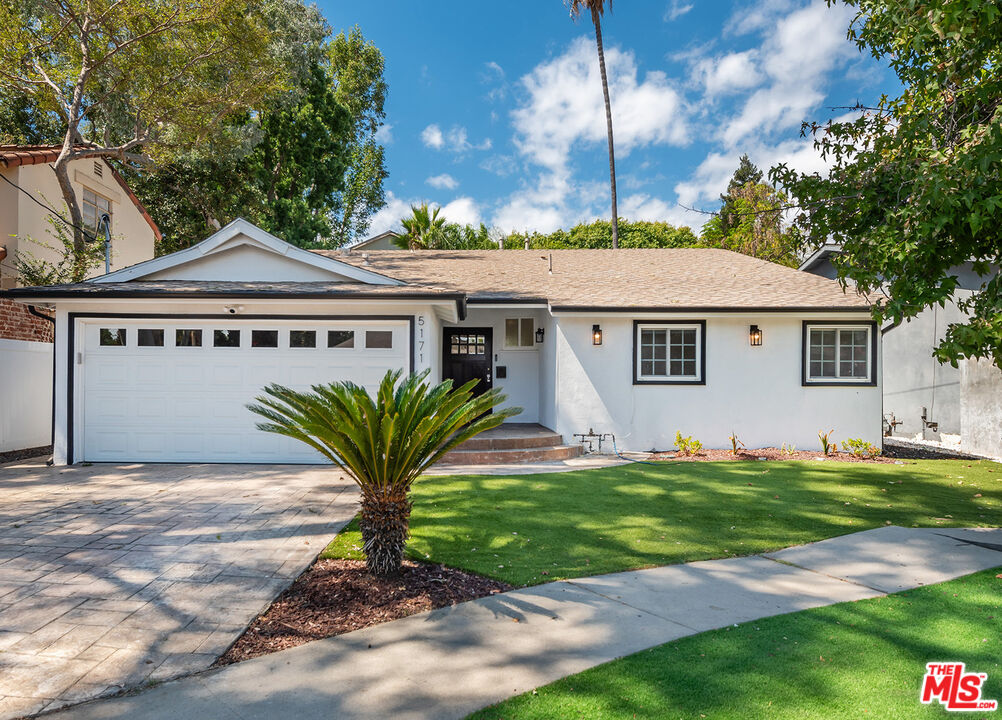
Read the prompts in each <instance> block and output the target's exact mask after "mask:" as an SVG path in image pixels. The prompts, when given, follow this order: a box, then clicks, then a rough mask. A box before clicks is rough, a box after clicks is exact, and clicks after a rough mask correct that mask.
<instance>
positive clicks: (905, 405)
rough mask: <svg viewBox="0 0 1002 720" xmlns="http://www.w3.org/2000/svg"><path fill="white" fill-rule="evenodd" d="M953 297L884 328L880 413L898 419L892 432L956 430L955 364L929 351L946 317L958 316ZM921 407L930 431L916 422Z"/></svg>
mask: <svg viewBox="0 0 1002 720" xmlns="http://www.w3.org/2000/svg"><path fill="white" fill-rule="evenodd" d="M964 321H965V315H964V313H962V312H961V311H960V310H958V309H957V306H956V305H954V304H953V303H947V305H946V307H942V308H941V307H938V306H935V307H932V308H928V309H926V310H923V311H922V312H921V313H919V314H918V315H917V316H916V317H914V318H912V319H911V320H910V321H906V322H903V323H901V325H899V326H897V327H895V328H892V329H891V330H888V331H887V332H886V333H885V334H884V342H883V345H884V416H885V418H887V419H888V420H890V419H891V415H892V414H893V415H894V419H895V420H896V421H899V422H900V423H901V424H900V425H897V426H896V427H895V428H894V430H893V433H892V434H893V435H899V436H903V437H916V436H919V437H920V438H922V439H926V440H938V439H939V438H940V435H941V434H942V433H949V434H952V435H957V434H959V433H960V370H959V368H954V367H953V366H951V365H950V364H948V363H941V362H939V361H938V360H936V358H934V357H933V355H932V351H933V348H934V347H935V346H936V345H937V344H939V341H940V340H942V339H943V336H944V335H945V334H946V328H947V326H948V325H949V324H950V323H954V322H964ZM922 408H925V409H926V417H927V420H929V421H930V422H936V423H939V425H938V430H937V431H935V432H933V431H931V430H929V429H928V428H925V427H924V426H923V424H922Z"/></svg>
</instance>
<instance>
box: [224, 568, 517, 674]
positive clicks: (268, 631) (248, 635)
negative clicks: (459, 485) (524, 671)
mask: <svg viewBox="0 0 1002 720" xmlns="http://www.w3.org/2000/svg"><path fill="white" fill-rule="evenodd" d="M511 589H512V586H511V585H508V584H506V583H503V582H500V581H498V580H491V579H489V578H485V577H481V576H480V575H474V574H473V573H468V572H464V571H462V570H456V569H453V568H449V567H446V566H444V565H432V564H428V563H419V562H413V561H411V560H405V561H404V567H403V569H402V570H401V572H400V573H399V574H398V575H396V576H394V577H390V578H378V577H374V576H372V575H370V574H369V573H368V572H367V571H366V569H365V562H363V561H361V560H318V561H317V562H316V563H314V564H313V565H312V566H311V567H310V568H309V569H308V570H307V571H306V572H304V573H303V574H302V575H300V576H299V578H298V579H297V580H296V581H295V582H294V583H293V584H292V585H291V586H290V587H289V589H288V590H286V591H285V592H284V593H282V594H281V595H279V597H278V599H277V600H275V602H274V603H272V605H271V607H269V608H268V609H267V610H266V611H265V612H264V614H263V615H260V616H259V617H258V618H257V619H256V620H254V622H253V623H251V625H250V627H248V628H247V630H246V631H245V632H244V634H243V635H241V636H240V638H239V639H238V640H237V641H236V642H235V643H234V644H233V646H232V647H231V648H230V649H229V650H227V651H226V653H225V654H224V655H223V656H222V657H220V658H219V659H218V660H217V661H216V663H215V664H216V665H217V666H218V665H229V664H230V663H235V662H239V661H241V660H249V659H250V658H253V657H258V656H259V655H267V654H268V653H273V652H277V651H278V650H285V649H287V648H291V647H296V646H297V645H302V644H304V643H308V642H310V641H312V640H319V639H321V638H326V637H331V636H332V635H340V634H342V633H346V632H351V631H352V630H359V629H361V628H364V627H369V626H370V625H378V624H379V623H384V622H388V621H390V620H397V619H399V618H402V617H406V616H407V615H413V614H414V613H419V612H425V611H426V610H432V609H434V608H440V607H446V606H448V605H455V604H456V603H460V602H464V601H466V600H473V599H475V598H479V597H484V596H486V595H493V594H494V593H499V592H504V591H506V590H511Z"/></svg>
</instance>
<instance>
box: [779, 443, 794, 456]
mask: <svg viewBox="0 0 1002 720" xmlns="http://www.w3.org/2000/svg"><path fill="white" fill-rule="evenodd" d="M779 451H780V452H781V453H783V454H784V455H789V456H791V457H792V456H794V455H796V454H797V446H796V445H793V444H792V443H791V444H790V447H787V446H786V443H783V447H781V448H780V449H779Z"/></svg>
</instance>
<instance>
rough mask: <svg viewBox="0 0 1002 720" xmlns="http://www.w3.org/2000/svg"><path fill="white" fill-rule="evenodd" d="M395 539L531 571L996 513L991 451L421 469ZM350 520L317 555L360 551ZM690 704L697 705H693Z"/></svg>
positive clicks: (434, 555) (453, 559)
mask: <svg viewBox="0 0 1002 720" xmlns="http://www.w3.org/2000/svg"><path fill="white" fill-rule="evenodd" d="M412 500H413V502H414V510H413V514H412V516H411V539H410V542H409V545H408V553H409V554H410V555H411V556H412V557H414V558H416V559H421V560H429V561H433V562H439V563H444V564H446V565H450V566H452V567H457V568H462V569H464V570H470V571H472V572H476V573H479V574H481V575H486V576H489V577H494V578H497V579H499V580H504V581H505V582H508V583H510V584H512V585H519V586H520V585H534V584H538V583H543V582H549V581H551V580H558V579H562V578H572V577H582V576H586V575H598V574H601V573H607V572H615V571H619V570H628V569H633V568H642V567H651V566H657V565H671V564H675V563H684V562H690V561H693V560H705V559H711V558H722V557H733V556H737V555H751V554H755V553H760V552H766V551H770V550H776V549H779V548H783V547H788V546H790V545H799V544H802V543H807V542H812V541H816V540H822V539H824V538H829V537H834V536H836V535H843V534H846V533H851V532H856V531H859V530H867V529H870V528H874V527H880V526H883V525H902V526H905V527H915V526H917V527H937V526H939V527H960V526H971V527H979V526H982V527H983V526H992V527H994V526H999V525H1002V465H1000V464H998V463H993V462H989V461H969V460H922V461H904V462H903V464H900V465H898V464H893V463H889V464H864V463H842V462H833V461H824V462H818V461H813V462H797V461H782V462H754V461H752V462H738V461H730V462H726V461H725V462H696V463H671V462H667V463H660V464H657V465H638V464H633V465H625V466H617V467H611V468H603V469H596V470H580V471H575V472H567V473H553V474H545V475H517V476H489V475H477V476H425V477H422V478H421V479H420V480H419V481H418V482H417V483H416V484H415V485H414V488H413V493H412ZM360 545H361V537H360V535H359V533H358V526H357V524H355V523H353V524H352V525H350V526H349V527H348V528H346V529H345V530H344V531H343V532H342V533H341V534H339V535H338V537H337V538H335V540H334V541H333V542H332V543H331V545H330V546H329V547H328V548H327V550H325V552H324V554H323V556H324V557H361V554H360V553H359V548H360ZM697 717H698V716H697Z"/></svg>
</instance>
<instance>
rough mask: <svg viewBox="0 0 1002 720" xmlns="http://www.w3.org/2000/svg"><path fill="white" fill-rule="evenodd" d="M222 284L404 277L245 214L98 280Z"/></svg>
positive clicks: (380, 281) (379, 281)
mask: <svg viewBox="0 0 1002 720" xmlns="http://www.w3.org/2000/svg"><path fill="white" fill-rule="evenodd" d="M137 280H159V281H163V280H187V281H220V282H316V281H326V282H355V283H365V284H369V285H405V284H406V283H405V282H404V281H402V280H399V279H396V278H391V277H388V276H386V275H383V274H380V273H377V272H373V271H371V270H367V269H365V268H359V267H355V266H353V265H351V264H349V263H345V262H341V261H340V260H337V259H335V258H331V257H327V256H324V255H319V254H317V253H313V252H310V251H308V250H303V249H302V248H299V247H296V246H295V245H291V244H289V243H287V242H285V241H284V240H280V239H279V238H277V237H275V236H274V235H272V234H271V233H268V232H265V231H264V230H262V229H261V228H259V227H257V226H256V225H254V224H253V223H250V222H248V221H246V220H244V219H242V218H239V219H237V220H234V221H233V222H231V223H229V224H228V225H226V226H225V227H223V228H222V229H221V230H219V231H217V232H216V233H214V234H213V235H211V236H209V237H208V238H206V239H205V240H203V241H202V242H200V243H198V244H197V245H193V246H192V247H190V248H187V249H185V250H180V251H178V252H175V253H171V254H170V255H164V256H163V257H159V258H154V259H153V260H147V261H146V262H142V263H139V264H137V265H133V266H131V267H128V268H125V269H123V270H117V271H115V272H113V273H109V274H107V275H102V276H100V277H97V278H94V279H93V280H91V281H90V282H94V283H117V282H130V281H137Z"/></svg>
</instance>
